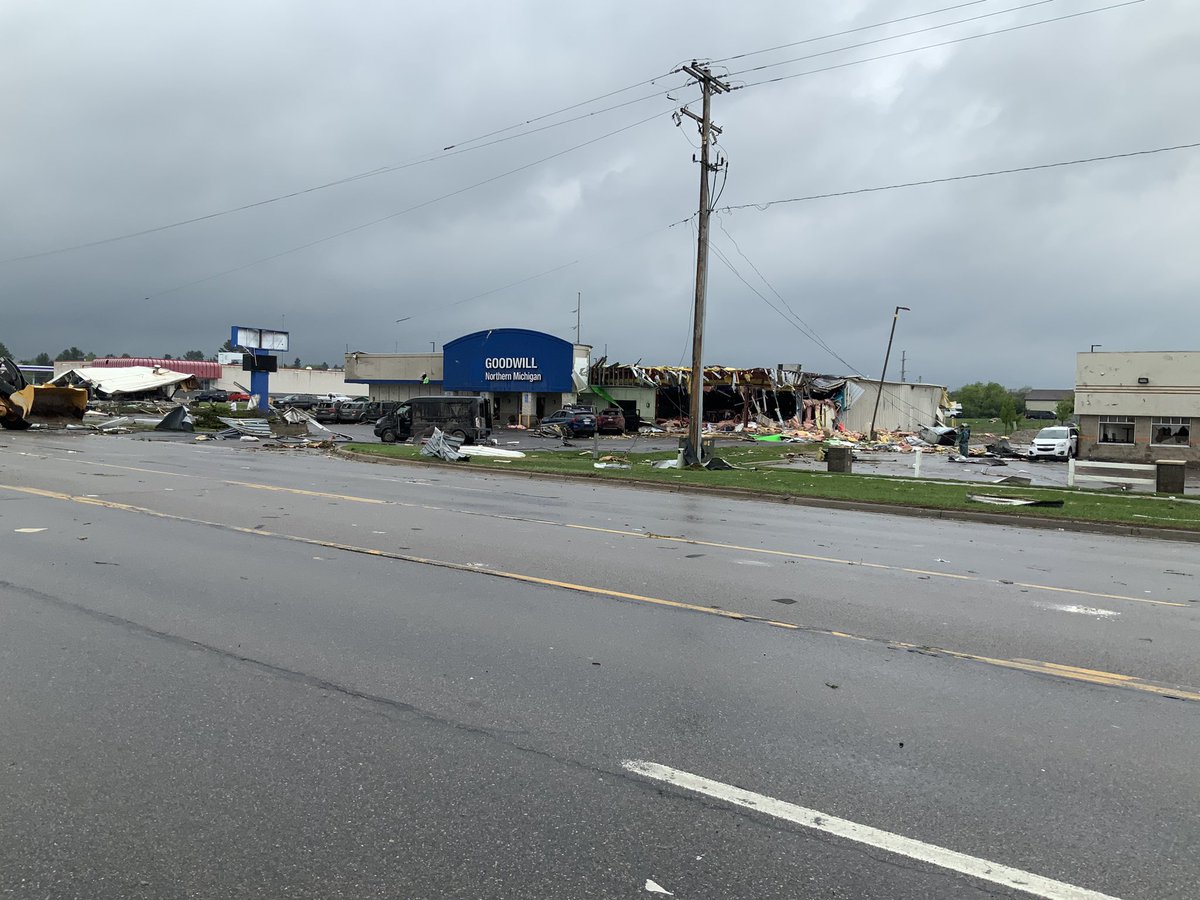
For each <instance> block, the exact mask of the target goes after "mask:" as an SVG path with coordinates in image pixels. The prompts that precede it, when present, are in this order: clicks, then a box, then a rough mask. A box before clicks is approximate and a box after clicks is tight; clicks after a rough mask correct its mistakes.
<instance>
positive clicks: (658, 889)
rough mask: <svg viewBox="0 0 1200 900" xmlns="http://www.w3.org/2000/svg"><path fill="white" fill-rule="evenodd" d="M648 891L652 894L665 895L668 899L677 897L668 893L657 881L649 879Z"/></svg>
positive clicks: (647, 883) (647, 881)
mask: <svg viewBox="0 0 1200 900" xmlns="http://www.w3.org/2000/svg"><path fill="white" fill-rule="evenodd" d="M646 890H647V891H649V892H650V893H651V894H665V895H666V896H668V897H674V896H675V895H674V894H672V893H671V892H670V891H668V890H667V889H666V888H665V887H663V886H662V885H661V884H659V883H658V882H656V881H651V880H650V879H649V878H647V879H646Z"/></svg>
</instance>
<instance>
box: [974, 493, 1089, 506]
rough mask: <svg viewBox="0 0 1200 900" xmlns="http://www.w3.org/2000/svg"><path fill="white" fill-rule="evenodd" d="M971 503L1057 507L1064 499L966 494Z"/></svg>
mask: <svg viewBox="0 0 1200 900" xmlns="http://www.w3.org/2000/svg"><path fill="white" fill-rule="evenodd" d="M967 499H968V500H970V501H971V502H972V503H990V504H991V505H992V506H1043V507H1048V508H1052V509H1059V508H1061V507H1062V505H1063V504H1064V503H1065V502H1066V501H1064V500H1037V499H1035V498H1033V497H996V496H994V495H991V494H967Z"/></svg>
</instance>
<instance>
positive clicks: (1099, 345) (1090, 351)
mask: <svg viewBox="0 0 1200 900" xmlns="http://www.w3.org/2000/svg"><path fill="white" fill-rule="evenodd" d="M1103 346H1104V345H1103V344H1092V349H1091V350H1089V351H1088V353H1095V352H1096V348H1097V347H1103Z"/></svg>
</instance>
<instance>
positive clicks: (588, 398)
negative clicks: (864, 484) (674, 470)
mask: <svg viewBox="0 0 1200 900" xmlns="http://www.w3.org/2000/svg"><path fill="white" fill-rule="evenodd" d="M691 380H692V371H691V369H690V368H683V367H680V366H644V365H640V364H632V365H630V364H626V363H609V362H608V361H607V360H604V359H602V360H599V361H598V362H597V363H596V364H595V365H594V366H592V369H591V373H590V378H589V384H591V385H596V386H599V387H600V388H602V389H603V393H604V394H605V395H607V396H609V397H612V398H613V399H614V400H616V401H617V403H618V404H619V405H620V406H621V407H622V409H623V410H624V412H625V415H626V418H628V417H629V416H630V415H631V414H632V413H636V415H637V417H638V418H639V419H640V420H642V421H654V422H671V421H683V420H686V418H687V415H688V408H689V402H690V397H691ZM876 398H878V399H879V409H878V412H877V413H876V411H875V402H876ZM581 399H582V402H584V403H591V404H592V405H602V402H597V401H601V396H600V395H598V394H596V393H594V392H592V393H588V392H585V393H584V394H582V395H581ZM948 405H949V397H948V395H947V392H946V388H945V387H944V386H942V385H936V384H924V383H918V384H912V383H908V382H896V381H885V382H883V384H882V391H880V383H879V381H878V380H871V379H867V378H862V377H860V376H854V377H843V376H835V375H822V374H818V373H813V372H805V371H803V370H802V369H801V367H800V366H797V365H792V366H788V365H782V364H780V365H776V366H774V367H770V368H766V367H757V368H748V369H741V368H733V367H729V366H708V367H706V368H705V370H704V420H705V422H706V423H707V424H711V425H713V426H715V427H722V426H724V427H727V428H728V427H736V426H737V425H741V426H743V427H744V426H746V425H748V424H750V423H751V422H763V421H764V420H766V421H770V422H775V423H777V424H778V425H780V426H781V427H782V426H783V425H785V423H789V422H794V423H795V426H796V427H800V428H805V429H809V430H813V431H821V430H824V431H847V432H857V433H861V432H867V431H869V430H870V428H871V418H872V415H875V416H876V428H877V429H878V430H880V431H906V432H907V431H917V430H918V429H920V428H921V427H922V426H925V425H932V424H936V423H939V422H942V421H943V420H944V412H943V410H944V409H945V408H946V407H947V406H948Z"/></svg>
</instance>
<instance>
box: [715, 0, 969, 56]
mask: <svg viewBox="0 0 1200 900" xmlns="http://www.w3.org/2000/svg"><path fill="white" fill-rule="evenodd" d="M989 2H991V0H970V2H969V3H958V4H955V5H954V6H944V7H942V8H941V9H933V10H930V11H929V12H923V13H914V14H913V15H911V16H902V17H901V18H899V19H889V20H887V21H886V22H876V23H875V24H874V25H861V26H859V27H858V28H849V29H847V30H845V31H835V32H833V33H831V34H822V35H818V36H817V37H810V38H805V39H804V40H801V41H792V42H791V43H788V44H778V45H776V46H774V47H767V48H766V49H765V50H750V51H749V52H746V53H738V54H735V55H734V56H722V57H721V58H720V59H713V60H709V62H712V63H724V62H733V60H735V59H745V58H746V57H747V56H759V55H761V54H763V53H774V52H775V51H776V50H786V49H788V48H789V47H799V46H800V45H801V44H813V43H816V42H817V41H824V40H828V39H829V38H835V37H845V36H846V35H848V34H857V33H858V32H860V31H871V30H872V29H875V28H883V27H884V26H887V25H897V24H899V23H900V22H908V21H911V20H912V19H923V18H925V17H926V16H936V15H937V14H938V13H944V12H952V11H953V10H956V9H962V8H963V7H965V6H978V5H979V4H980V3H989Z"/></svg>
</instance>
